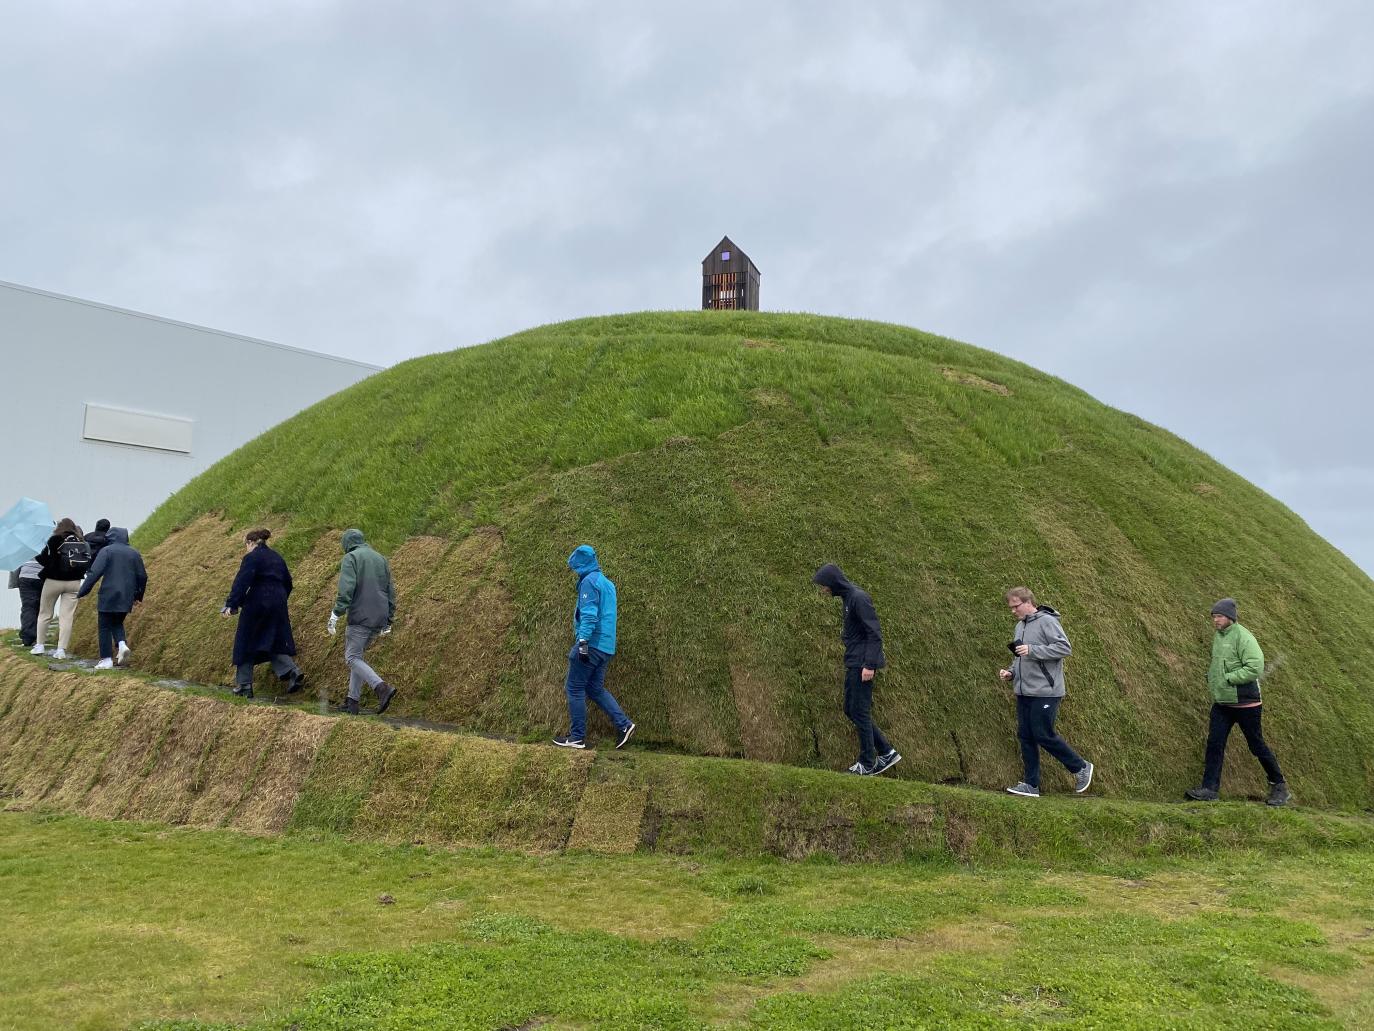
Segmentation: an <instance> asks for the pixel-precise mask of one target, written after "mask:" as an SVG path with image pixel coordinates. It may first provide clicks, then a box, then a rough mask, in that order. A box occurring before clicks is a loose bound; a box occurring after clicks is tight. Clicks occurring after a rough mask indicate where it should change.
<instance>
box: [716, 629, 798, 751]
mask: <svg viewBox="0 0 1374 1031" xmlns="http://www.w3.org/2000/svg"><path fill="white" fill-rule="evenodd" d="M727 638H728V646H729V661H730V690H731V693H732V696H733V699H734V704H735V709H736V711H737V713H738V719H739V737H740V744H741V745H742V746H743V749H744V754H745V755H746V756H748V757H749V758H750V759H761V760H763V761H765V762H785V761H787V760H788V759H790V758H792V757H793V756H794V755H797V754H800V753H802V752H803V751H804V745H803V742H801V741H800V740H798V739H797V737H798V735H797V728H796V725H795V721H794V720H792V719H790V718H788V717H787V715H786V712H785V710H786V706H785V700H784V699H783V698H782V693H783V692H784V690H785V687H784V685H783V684H782V683H781V682H780V680H779V679H778V677H777V676H776V675H770V674H769V673H768V672H765V671H762V670H759V669H757V668H756V667H755V666H754V664H753V663H751V662H750V661H749V659H748V656H749V654H750V648H749V642H748V641H747V640H746V639H744V637H743V636H742V635H738V634H735V633H733V632H730V633H728V634H727Z"/></svg>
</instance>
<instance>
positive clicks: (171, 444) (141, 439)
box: [81, 404, 194, 455]
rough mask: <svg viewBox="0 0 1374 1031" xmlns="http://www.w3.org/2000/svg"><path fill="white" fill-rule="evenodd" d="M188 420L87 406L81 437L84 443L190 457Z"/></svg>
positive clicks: (105, 406) (100, 406) (189, 425)
mask: <svg viewBox="0 0 1374 1031" xmlns="http://www.w3.org/2000/svg"><path fill="white" fill-rule="evenodd" d="M193 425H194V423H193V422H192V421H191V420H190V419H179V418H177V417H176V416H171V415H150V414H149V413H147V412H130V411H127V410H125V409H123V408H110V407H108V406H107V405H93V404H87V405H86V426H85V429H84V430H82V433H81V435H82V436H83V437H85V438H86V439H87V440H103V441H107V442H109V443H111V444H128V445H130V446H132V447H146V448H152V449H153V450H155V451H179V452H181V453H182V454H187V455H189V454H190V453H191V427H192V426H193Z"/></svg>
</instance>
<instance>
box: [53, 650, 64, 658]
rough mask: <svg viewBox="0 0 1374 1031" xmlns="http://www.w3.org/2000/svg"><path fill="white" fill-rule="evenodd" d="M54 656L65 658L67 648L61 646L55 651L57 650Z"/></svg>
mask: <svg viewBox="0 0 1374 1031" xmlns="http://www.w3.org/2000/svg"><path fill="white" fill-rule="evenodd" d="M52 657H53V658H54V659H65V658H66V657H67V652H66V649H64V648H59V649H57V651H55V652H53V653H52Z"/></svg>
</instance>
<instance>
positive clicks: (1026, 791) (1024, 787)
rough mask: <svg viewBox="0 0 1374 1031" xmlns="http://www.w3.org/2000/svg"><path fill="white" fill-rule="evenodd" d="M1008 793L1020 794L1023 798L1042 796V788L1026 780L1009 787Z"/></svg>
mask: <svg viewBox="0 0 1374 1031" xmlns="http://www.w3.org/2000/svg"><path fill="white" fill-rule="evenodd" d="M1007 793H1008V794H1010V795H1020V796H1022V797H1023V798H1039V797H1040V789H1039V788H1033V787H1031V786H1030V785H1029V784H1027V783H1026V782H1025V781H1024V780H1023V781H1021V782H1020V783H1019V784H1017V785H1016V786H1015V787H1010V788H1007Z"/></svg>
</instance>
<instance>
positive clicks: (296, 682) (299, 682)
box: [286, 670, 305, 694]
mask: <svg viewBox="0 0 1374 1031" xmlns="http://www.w3.org/2000/svg"><path fill="white" fill-rule="evenodd" d="M304 686H305V674H304V673H302V672H301V671H300V670H296V672H294V673H292V674H291V675H290V676H288V677H287V678H286V693H287V694H295V693H296V692H297V691H299V690H300V689H301V688H302V687H304Z"/></svg>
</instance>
